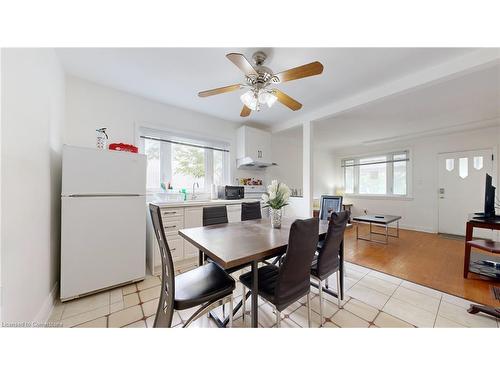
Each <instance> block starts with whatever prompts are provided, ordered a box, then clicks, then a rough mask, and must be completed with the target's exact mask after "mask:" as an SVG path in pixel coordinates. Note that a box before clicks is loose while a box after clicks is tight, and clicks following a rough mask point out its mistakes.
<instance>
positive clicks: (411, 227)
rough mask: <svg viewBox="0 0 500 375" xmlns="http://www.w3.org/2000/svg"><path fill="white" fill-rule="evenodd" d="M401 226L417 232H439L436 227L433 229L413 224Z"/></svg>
mask: <svg viewBox="0 0 500 375" xmlns="http://www.w3.org/2000/svg"><path fill="white" fill-rule="evenodd" d="M399 228H401V229H406V230H414V231H416V232H425V233H433V234H436V233H437V231H436V230H435V229H432V228H426V227H414V226H411V225H400V226H399Z"/></svg>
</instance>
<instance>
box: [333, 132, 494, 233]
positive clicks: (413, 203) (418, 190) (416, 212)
mask: <svg viewBox="0 0 500 375" xmlns="http://www.w3.org/2000/svg"><path fill="white" fill-rule="evenodd" d="M499 139H500V130H499V128H498V127H494V128H487V129H479V130H474V131H467V132H460V133H452V134H447V135H440V136H432V137H424V138H419V139H413V140H405V141H400V142H393V143H387V144H383V145H376V146H356V147H351V148H348V149H343V150H337V151H335V152H334V153H335V161H334V172H333V173H334V176H335V182H334V185H338V186H341V185H342V183H343V181H342V169H341V167H340V161H341V159H342V158H343V157H348V156H355V155H362V154H370V153H376V152H385V151H393V150H400V149H410V150H411V152H412V155H411V159H412V160H411V161H410V162H411V163H412V173H413V175H412V180H413V183H412V188H413V194H412V198H411V199H409V200H404V199H384V198H375V199H374V198H359V197H346V198H345V201H349V202H352V203H353V204H354V206H353V214H355V215H356V214H361V213H362V212H363V210H364V209H366V210H368V212H369V213H386V214H394V215H401V216H402V217H403V219H402V220H401V226H402V227H406V228H408V229H414V230H420V231H426V232H437V231H438V194H437V192H438V164H437V158H438V154H439V153H444V152H454V151H463V150H475V149H485V148H492V149H494V150H497V147H498V143H499ZM497 157H498V155H497ZM497 176H498V171H497Z"/></svg>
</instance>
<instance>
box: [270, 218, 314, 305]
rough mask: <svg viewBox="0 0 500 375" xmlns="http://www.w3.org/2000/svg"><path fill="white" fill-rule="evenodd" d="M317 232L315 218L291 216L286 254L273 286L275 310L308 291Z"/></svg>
mask: <svg viewBox="0 0 500 375" xmlns="http://www.w3.org/2000/svg"><path fill="white" fill-rule="evenodd" d="M318 232H319V220H318V218H311V219H305V220H295V221H294V222H293V223H292V226H291V227H290V235H289V239H288V247H287V250H286V256H285V260H284V261H283V263H282V264H281V266H280V269H279V274H278V279H277V281H276V288H275V293H276V294H275V300H276V308H277V309H278V310H279V311H281V310H282V309H283V308H286V307H287V306H288V304H290V303H291V302H294V301H296V300H297V299H298V298H300V297H302V296H304V295H306V294H307V293H308V292H309V289H310V276H309V273H310V270H311V262H312V260H313V256H314V253H315V252H316V247H317V246H318V237H319V234H318Z"/></svg>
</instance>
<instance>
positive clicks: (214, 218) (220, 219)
mask: <svg viewBox="0 0 500 375" xmlns="http://www.w3.org/2000/svg"><path fill="white" fill-rule="evenodd" d="M227 222H228V220H227V208H226V206H208V207H203V226H204V227H206V226H207V225H216V224H225V223H227Z"/></svg>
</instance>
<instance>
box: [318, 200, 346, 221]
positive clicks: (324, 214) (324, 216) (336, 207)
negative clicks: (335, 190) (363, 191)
mask: <svg viewBox="0 0 500 375" xmlns="http://www.w3.org/2000/svg"><path fill="white" fill-rule="evenodd" d="M340 211H342V196H341V195H322V196H321V201H320V208H319V219H320V220H328V218H329V217H330V215H331V214H332V212H340Z"/></svg>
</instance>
